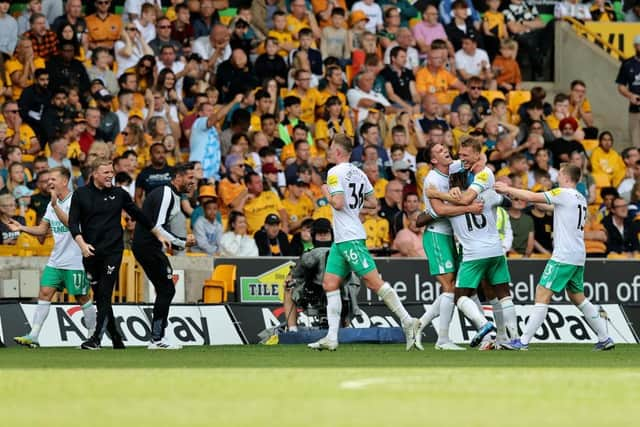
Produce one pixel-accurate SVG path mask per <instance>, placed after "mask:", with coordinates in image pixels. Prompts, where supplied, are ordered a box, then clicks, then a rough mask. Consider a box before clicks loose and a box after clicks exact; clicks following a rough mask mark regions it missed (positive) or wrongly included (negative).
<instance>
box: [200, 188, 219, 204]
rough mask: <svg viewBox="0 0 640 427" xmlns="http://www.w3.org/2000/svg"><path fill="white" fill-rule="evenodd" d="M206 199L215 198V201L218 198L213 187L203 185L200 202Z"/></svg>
mask: <svg viewBox="0 0 640 427" xmlns="http://www.w3.org/2000/svg"><path fill="white" fill-rule="evenodd" d="M204 197H213V198H215V199H217V198H218V195H217V194H216V189H215V188H214V187H213V185H203V186H202V187H200V190H198V200H200V199H201V198H204Z"/></svg>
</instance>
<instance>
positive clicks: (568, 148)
mask: <svg viewBox="0 0 640 427" xmlns="http://www.w3.org/2000/svg"><path fill="white" fill-rule="evenodd" d="M577 130H578V121H577V120H576V119H574V118H573V117H565V118H564V119H562V120H560V132H561V135H560V138H556V139H555V140H553V141H552V142H551V143H549V144H546V145H545V148H548V149H549V150H550V151H551V158H552V162H553V166H554V167H555V168H560V164H561V163H565V162H569V161H570V160H571V153H573V152H578V153H582V154H584V155H585V156H586V155H587V153H586V152H585V151H584V147H583V146H582V144H581V143H580V142H579V141H578V140H576V131H577Z"/></svg>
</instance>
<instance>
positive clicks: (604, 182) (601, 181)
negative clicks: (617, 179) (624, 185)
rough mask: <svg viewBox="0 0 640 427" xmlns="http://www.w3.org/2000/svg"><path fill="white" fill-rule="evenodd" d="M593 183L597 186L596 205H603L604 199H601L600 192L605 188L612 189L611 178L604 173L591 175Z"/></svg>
mask: <svg viewBox="0 0 640 427" xmlns="http://www.w3.org/2000/svg"><path fill="white" fill-rule="evenodd" d="M591 176H592V177H593V181H594V183H595V184H596V204H597V205H600V204H601V203H602V197H600V190H601V189H603V188H604V187H611V177H610V176H609V175H606V174H603V173H593V174H591Z"/></svg>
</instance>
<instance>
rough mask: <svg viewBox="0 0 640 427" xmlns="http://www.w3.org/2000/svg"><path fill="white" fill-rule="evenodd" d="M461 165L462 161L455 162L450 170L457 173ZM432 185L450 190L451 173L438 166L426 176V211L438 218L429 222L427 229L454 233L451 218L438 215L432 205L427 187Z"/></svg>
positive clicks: (423, 186) (424, 186) (424, 190)
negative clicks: (445, 172)
mask: <svg viewBox="0 0 640 427" xmlns="http://www.w3.org/2000/svg"><path fill="white" fill-rule="evenodd" d="M460 167H461V166H460V162H454V163H452V164H451V166H450V167H449V171H450V172H451V171H454V173H455V172H456V171H457V170H459V169H460ZM430 186H434V187H435V188H436V189H437V190H438V191H441V192H443V193H447V192H448V191H449V175H445V174H443V173H442V172H440V171H439V170H438V169H436V168H433V169H431V170H430V171H429V173H428V174H427V176H425V177H424V184H423V185H422V191H423V194H422V199H423V201H424V206H425V212H427V213H428V214H429V215H431V216H432V217H433V218H436V219H435V220H434V221H432V222H431V223H429V225H428V226H427V231H431V232H433V233H440V234H446V235H448V236H450V235H452V234H453V229H452V228H451V223H450V222H449V219H448V218H443V217H438V214H437V213H436V212H435V211H434V210H433V207H432V206H431V201H430V200H429V198H428V197H427V189H428V188H429V187H430Z"/></svg>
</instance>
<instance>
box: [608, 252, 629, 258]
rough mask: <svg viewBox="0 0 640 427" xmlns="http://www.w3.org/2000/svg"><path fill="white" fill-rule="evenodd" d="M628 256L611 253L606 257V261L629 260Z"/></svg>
mask: <svg viewBox="0 0 640 427" xmlns="http://www.w3.org/2000/svg"><path fill="white" fill-rule="evenodd" d="M630 258H631V257H629V256H628V255H625V254H619V253H617V252H611V253H609V254H608V255H607V259H630Z"/></svg>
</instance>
